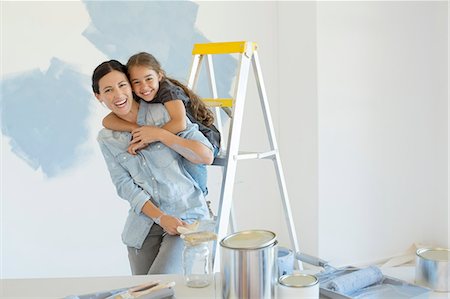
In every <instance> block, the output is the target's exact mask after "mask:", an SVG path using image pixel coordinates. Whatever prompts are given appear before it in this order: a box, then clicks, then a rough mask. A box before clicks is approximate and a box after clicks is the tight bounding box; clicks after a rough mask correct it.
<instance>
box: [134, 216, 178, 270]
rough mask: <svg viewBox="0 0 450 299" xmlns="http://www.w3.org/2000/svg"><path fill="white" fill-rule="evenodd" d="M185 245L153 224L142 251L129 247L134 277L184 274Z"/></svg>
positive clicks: (176, 237)
mask: <svg viewBox="0 0 450 299" xmlns="http://www.w3.org/2000/svg"><path fill="white" fill-rule="evenodd" d="M183 248H184V243H183V240H181V238H180V236H171V235H169V234H167V233H166V232H164V231H163V229H162V227H161V226H159V225H157V224H153V225H152V227H151V229H150V232H149V233H148V236H147V238H146V239H145V241H144V244H142V247H141V249H137V248H134V247H128V260H129V262H130V266H131V273H132V274H133V275H147V274H183V264H182V260H181V258H182V253H183Z"/></svg>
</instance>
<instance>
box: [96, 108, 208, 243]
mask: <svg viewBox="0 0 450 299" xmlns="http://www.w3.org/2000/svg"><path fill="white" fill-rule="evenodd" d="M169 119H170V118H169V114H168V112H167V110H166V108H165V107H164V106H163V105H162V104H150V103H146V102H144V101H141V102H140V106H139V112H138V121H137V123H138V124H139V125H153V126H158V127H161V126H162V125H164V124H165V123H166V122H167V121H168V120H169ZM178 135H179V136H180V137H183V138H186V139H192V140H197V141H200V142H201V143H203V144H205V145H206V146H208V148H210V149H211V151H212V150H213V149H212V145H211V143H209V141H208V140H207V139H206V137H205V136H204V135H203V134H202V133H201V132H200V131H199V130H198V126H197V125H196V124H192V123H191V122H190V121H189V120H187V127H186V130H184V131H183V132H180V133H179V134H178ZM97 140H98V142H99V144H100V149H101V151H102V153H103V156H104V158H105V161H106V164H107V166H108V170H109V173H110V175H111V179H112V182H113V183H114V185H115V187H116V190H117V194H118V195H119V196H120V197H121V198H123V199H125V200H127V201H128V202H129V204H130V210H129V212H128V217H127V220H126V222H125V227H124V229H123V232H122V241H123V242H124V243H125V244H126V245H127V246H131V247H135V248H138V249H139V248H141V246H142V243H143V242H144V240H145V238H146V237H147V234H148V233H149V231H150V228H151V226H152V225H153V223H154V222H153V220H152V219H151V218H149V217H147V216H146V215H144V214H143V213H142V212H141V210H142V207H143V205H144V204H145V202H146V201H147V200H151V201H152V202H153V203H154V204H155V205H156V206H158V207H159V208H160V209H161V210H162V211H163V212H164V213H166V214H169V215H172V216H175V217H179V218H180V219H182V220H185V221H188V222H189V221H192V220H194V219H208V218H209V213H208V208H207V206H206V202H205V199H204V196H203V192H202V190H200V188H199V186H198V184H197V183H196V182H195V181H194V180H193V179H192V177H191V176H190V175H189V173H188V172H187V171H186V169H185V168H184V166H183V164H184V163H182V159H184V158H183V157H182V156H181V155H179V154H178V153H177V152H175V151H174V150H172V149H171V148H169V147H167V146H166V145H164V144H162V143H161V142H154V143H151V144H149V145H148V146H147V147H145V148H143V149H141V150H139V151H138V152H137V155H131V154H129V153H128V152H127V149H128V145H129V142H130V140H131V134H130V133H128V132H118V131H112V130H108V129H102V130H101V131H100V132H99V134H98V137H97Z"/></svg>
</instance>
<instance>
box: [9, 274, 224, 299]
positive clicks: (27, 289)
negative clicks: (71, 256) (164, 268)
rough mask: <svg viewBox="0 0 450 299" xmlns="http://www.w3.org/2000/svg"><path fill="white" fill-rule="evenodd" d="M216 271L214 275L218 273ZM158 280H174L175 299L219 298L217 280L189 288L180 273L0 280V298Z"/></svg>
mask: <svg viewBox="0 0 450 299" xmlns="http://www.w3.org/2000/svg"><path fill="white" fill-rule="evenodd" d="M217 275H218V274H216V275H215V276H217ZM154 280H160V281H161V282H170V281H174V282H175V283H176V285H175V287H174V291H175V294H176V298H177V299H190V298H192V299H200V298H216V297H217V298H220V293H218V294H219V295H216V293H217V292H218V290H220V288H218V287H217V286H216V284H218V283H219V282H220V279H218V278H217V279H216V278H214V280H213V283H211V284H210V285H209V286H207V287H205V288H189V287H187V286H186V285H185V284H184V277H183V276H182V275H174V274H165V275H136V276H116V277H79V278H36V279H2V280H0V298H2V299H3V298H4V299H6V298H7V299H19V298H20V299H25V298H27V299H54V298H63V297H65V296H69V295H83V294H90V293H95V292H100V291H108V290H113V289H119V288H126V287H132V286H136V285H140V284H143V283H146V282H150V281H154Z"/></svg>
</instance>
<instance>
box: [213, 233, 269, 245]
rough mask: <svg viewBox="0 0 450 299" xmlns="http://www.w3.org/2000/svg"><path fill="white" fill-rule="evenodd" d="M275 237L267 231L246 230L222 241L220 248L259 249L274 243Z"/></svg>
mask: <svg viewBox="0 0 450 299" xmlns="http://www.w3.org/2000/svg"><path fill="white" fill-rule="evenodd" d="M276 238H277V236H276V235H275V233H273V232H271V231H267V230H246V231H241V232H237V233H234V234H232V235H229V236H227V237H225V238H223V239H222V241H221V242H220V245H221V246H224V247H227V248H231V249H260V248H264V247H267V246H270V245H272V244H273V243H275V241H276Z"/></svg>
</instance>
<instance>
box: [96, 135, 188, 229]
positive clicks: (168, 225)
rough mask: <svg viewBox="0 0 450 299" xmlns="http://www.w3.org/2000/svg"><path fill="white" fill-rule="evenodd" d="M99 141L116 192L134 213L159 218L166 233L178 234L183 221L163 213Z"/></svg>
mask: <svg viewBox="0 0 450 299" xmlns="http://www.w3.org/2000/svg"><path fill="white" fill-rule="evenodd" d="M99 143H100V149H101V151H102V154H103V156H104V158H105V161H106V165H107V167H108V170H109V173H110V175H111V179H112V182H113V184H114V186H115V187H116V190H117V194H118V195H119V196H120V197H121V198H123V199H125V200H127V201H128V202H129V203H130V206H131V209H132V210H133V211H134V212H135V213H136V214H140V213H144V214H145V215H146V216H147V217H150V218H152V219H159V222H160V223H159V225H160V226H161V227H162V228H163V229H164V230H165V231H166V232H167V233H169V234H171V235H176V234H178V232H177V227H178V226H182V225H185V223H184V222H183V221H181V220H180V219H179V218H176V217H173V216H170V215H167V214H165V213H164V212H163V211H161V210H160V209H159V208H158V207H157V206H155V205H154V204H153V203H152V202H151V201H150V198H151V196H150V194H148V192H146V191H145V190H143V189H142V188H141V187H140V186H139V185H137V184H136V183H135V181H134V179H133V177H132V176H131V174H130V173H129V172H128V171H127V170H126V169H125V168H124V167H123V166H122V165H120V164H119V163H117V161H115V157H114V155H113V154H112V153H111V151H110V150H109V149H108V147H107V146H106V145H105V144H104V143H103V142H102V141H99Z"/></svg>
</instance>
